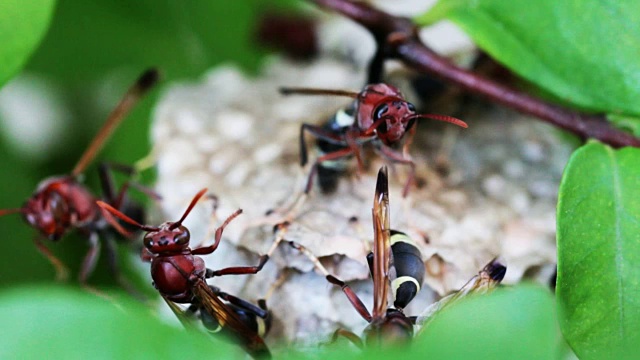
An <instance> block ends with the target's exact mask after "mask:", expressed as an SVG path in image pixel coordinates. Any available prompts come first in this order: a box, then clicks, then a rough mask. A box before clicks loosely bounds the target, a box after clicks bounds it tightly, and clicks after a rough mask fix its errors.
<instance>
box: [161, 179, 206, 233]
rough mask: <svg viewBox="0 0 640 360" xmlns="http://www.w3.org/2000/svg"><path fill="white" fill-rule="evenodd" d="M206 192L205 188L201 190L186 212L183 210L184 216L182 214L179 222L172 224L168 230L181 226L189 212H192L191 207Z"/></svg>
mask: <svg viewBox="0 0 640 360" xmlns="http://www.w3.org/2000/svg"><path fill="white" fill-rule="evenodd" d="M206 192H207V188H204V189H202V190H200V191H199V192H198V193H197V194H196V196H194V197H193V200H191V203H190V204H189V207H187V210H185V212H184V214H182V217H181V218H180V220H178V221H176V222H174V223H173V224H171V226H169V229H170V230H173V229H175V228H177V227H178V226H180V225H182V222H183V221H184V219H186V218H187V216H189V213H190V212H191V210H193V207H194V206H196V204H197V203H198V200H200V198H201V197H202V196H203V195H204V194H205V193H206Z"/></svg>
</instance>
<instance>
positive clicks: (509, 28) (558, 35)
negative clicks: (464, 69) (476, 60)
mask: <svg viewBox="0 0 640 360" xmlns="http://www.w3.org/2000/svg"><path fill="white" fill-rule="evenodd" d="M444 17H446V18H448V19H450V20H452V21H454V22H455V23H456V24H458V25H459V26H460V27H462V29H463V30H464V31H465V32H466V33H467V34H468V35H469V36H471V37H472V38H473V40H474V41H475V42H476V43H477V44H478V46H480V47H481V48H482V49H483V50H485V51H486V52H488V53H489V54H490V55H491V56H492V57H493V58H495V59H497V60H498V61H500V62H501V63H503V64H504V65H505V66H507V67H508V68H509V69H511V70H513V71H514V72H516V73H517V74H519V75H520V76H522V77H524V78H525V79H527V80H529V81H531V82H532V83H534V84H536V85H538V86H540V87H542V88H543V89H545V90H546V91H549V92H550V93H552V94H554V95H555V96H557V97H558V98H560V99H562V100H563V101H565V102H568V103H571V104H575V105H576V106H579V107H584V108H587V109H590V110H594V111H601V112H606V113H622V114H628V115H640V101H638V99H639V98H640V86H639V84H640V62H638V59H640V46H638V39H640V2H638V1H635V0H622V1H603V0H598V1H556V0H538V1H535V2H530V1H526V0H515V1H503V0H441V1H440V2H438V4H437V5H436V6H435V7H434V8H433V9H432V10H430V11H429V12H427V13H426V14H424V15H422V16H420V17H419V18H417V22H418V23H420V24H423V25H425V24H430V23H433V22H435V21H437V20H441V19H442V18H444Z"/></svg>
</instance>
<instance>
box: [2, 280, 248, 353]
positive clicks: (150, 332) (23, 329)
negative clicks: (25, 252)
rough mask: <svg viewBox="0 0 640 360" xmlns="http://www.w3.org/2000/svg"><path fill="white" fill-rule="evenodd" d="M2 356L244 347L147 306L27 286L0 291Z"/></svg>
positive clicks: (207, 350) (223, 350)
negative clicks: (185, 326) (170, 321)
mask: <svg viewBox="0 0 640 360" xmlns="http://www.w3.org/2000/svg"><path fill="white" fill-rule="evenodd" d="M0 319H2V323H3V324H4V326H2V328H1V329H0V335H1V337H2V346H0V358H2V359H38V358H42V357H43V356H44V355H46V356H47V357H49V358H51V359H80V358H87V357H89V358H91V359H159V358H162V359H205V358H210V357H217V358H218V357H220V356H227V357H229V356H233V355H232V354H234V352H235V356H236V357H239V356H241V355H240V354H239V352H240V351H241V350H240V349H239V348H237V347H235V346H233V345H231V344H227V343H224V342H222V341H220V340H215V339H213V338H212V337H211V336H207V335H206V334H203V333H195V332H194V333H189V332H187V331H185V330H184V329H182V328H181V326H180V325H179V324H177V323H176V325H175V326H170V325H168V324H166V323H163V322H162V321H161V320H160V319H159V318H158V317H157V316H154V315H153V314H152V313H150V312H149V309H147V308H145V306H144V305H142V304H140V303H136V302H131V301H128V300H127V299H121V300H119V301H118V303H113V302H111V301H108V300H106V299H103V298H101V297H98V296H96V295H93V294H89V293H87V292H83V291H80V290H75V289H70V288H62V287H53V286H45V287H42V286H40V287H34V286H26V287H20V288H16V289H13V290H11V291H8V292H4V293H3V294H2V296H0Z"/></svg>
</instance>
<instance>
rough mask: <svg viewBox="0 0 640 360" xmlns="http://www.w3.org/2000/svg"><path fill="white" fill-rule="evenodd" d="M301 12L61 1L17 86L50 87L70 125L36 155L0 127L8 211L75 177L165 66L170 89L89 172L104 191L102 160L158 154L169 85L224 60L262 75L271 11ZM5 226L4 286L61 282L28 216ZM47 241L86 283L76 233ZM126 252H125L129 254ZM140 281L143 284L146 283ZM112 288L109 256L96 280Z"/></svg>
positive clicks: (256, 6) (280, 4)
mask: <svg viewBox="0 0 640 360" xmlns="http://www.w3.org/2000/svg"><path fill="white" fill-rule="evenodd" d="M296 5H299V2H298V1H295V0H269V1H265V0H241V1H218V0H190V1H179V0H160V1H158V0H136V1H129V0H94V1H83V0H61V1H58V2H57V4H56V10H55V13H54V15H53V18H52V22H51V26H50V28H49V30H48V33H47V34H46V36H45V38H44V40H43V41H42V43H41V44H40V46H39V47H38V48H37V50H36V52H35V53H34V54H33V56H32V57H31V58H30V60H29V62H28V64H27V66H26V68H25V69H23V71H22V72H21V73H20V74H19V75H18V76H16V77H15V78H14V79H13V80H14V81H16V79H18V81H20V82H22V83H26V84H28V83H29V79H30V78H32V76H35V78H36V79H37V80H38V81H44V82H45V83H46V84H48V85H50V86H49V89H53V93H54V94H55V96H54V97H55V98H56V99H57V101H60V102H61V103H62V105H63V106H64V110H65V111H64V112H63V115H62V119H63V120H64V121H61V122H60V123H59V124H54V125H55V126H57V127H58V128H60V127H61V128H62V135H60V136H59V137H58V136H56V137H55V141H54V143H53V144H52V145H50V146H48V147H46V150H45V151H44V152H40V153H37V154H35V155H34V154H27V153H25V152H24V151H23V150H21V148H20V146H15V145H13V144H14V143H15V139H11V136H12V135H10V134H9V133H8V132H7V131H5V129H6V128H5V127H2V128H0V131H1V132H0V158H1V159H2V160H1V164H2V166H0V189H2V190H1V191H0V208H14V207H19V206H21V205H22V203H23V202H24V201H25V200H26V199H27V197H28V196H29V195H30V194H31V193H32V192H33V191H34V189H35V187H36V185H37V184H38V182H39V181H40V180H42V179H44V178H45V177H47V176H51V175H60V174H66V173H69V172H70V171H71V169H72V167H73V165H74V164H75V163H76V161H77V160H78V159H79V157H80V155H81V153H82V152H83V151H84V149H85V147H86V146H87V144H88V143H89V141H90V140H91V139H92V137H93V136H94V135H95V133H96V132H97V131H98V129H99V127H100V126H101V125H102V123H103V121H104V120H105V118H106V116H107V114H108V113H109V111H110V110H111V108H112V107H113V106H115V104H116V102H117V101H118V99H119V97H120V96H121V95H122V94H123V93H124V92H125V90H126V89H127V87H128V86H129V85H130V84H131V83H132V82H133V81H134V79H135V78H136V77H137V76H138V74H139V73H140V72H142V71H143V70H144V69H146V68H147V67H149V66H157V67H159V68H160V69H161V70H162V73H163V75H164V78H163V81H162V83H161V84H160V86H159V87H158V88H156V89H155V90H154V91H153V92H152V93H151V94H150V96H148V97H147V98H146V99H145V100H144V101H143V102H142V103H141V104H139V106H138V107H137V108H136V109H135V110H134V111H133V112H132V113H131V114H130V116H129V117H128V118H127V119H126V120H125V121H124V123H123V124H122V125H121V126H120V128H119V129H118V130H117V131H116V133H115V134H114V136H113V137H112V138H111V139H110V141H109V142H108V143H107V146H106V147H105V149H104V150H103V151H102V153H101V154H100V155H99V156H98V158H97V159H96V161H95V162H94V163H93V164H92V165H91V166H90V167H89V168H88V169H87V171H86V173H85V174H86V183H87V184H88V186H89V187H91V188H92V189H94V190H95V192H96V193H97V194H99V187H98V181H97V168H96V165H97V163H98V162H99V161H101V160H109V161H115V162H120V163H125V164H132V163H133V162H135V161H136V160H138V159H140V158H142V157H143V156H145V155H147V153H148V152H149V150H150V142H149V127H150V120H151V112H152V109H153V106H154V104H155V103H156V101H157V100H158V98H159V95H160V94H161V93H162V89H163V88H164V87H165V86H167V85H168V84H171V83H172V82H174V81H176V80H180V81H189V80H196V79H197V78H199V77H200V76H202V75H203V74H204V73H205V72H206V70H208V69H210V68H212V67H213V66H215V65H216V64H220V63H223V62H233V63H236V64H238V65H239V66H241V67H243V68H244V69H245V70H246V71H248V72H249V73H255V72H256V71H257V69H258V67H259V64H260V62H261V59H262V58H263V57H264V56H265V55H266V54H267V53H268V50H266V49H265V48H263V47H261V46H258V45H257V44H256V42H255V41H254V40H253V39H254V38H255V36H254V35H255V30H256V27H257V24H258V21H259V18H260V17H261V16H262V15H263V14H265V13H273V12H276V13H285V12H287V11H290V9H291V8H293V7H295V6H296ZM12 85H13V84H12V83H9V84H8V86H12ZM5 91H6V89H5ZM14 94H15V93H14ZM14 97H15V96H14ZM18 101H22V98H18ZM32 101H33V99H31V98H30V96H29V93H28V92H27V93H26V94H24V105H26V106H27V107H28V106H30V103H31V102H32ZM248 101H249V100H248ZM0 116H1V115H0ZM9 120H11V121H12V122H13V121H16V119H13V118H12V119H9ZM17 126H20V124H18V125H17ZM120 180H122V178H120ZM143 182H145V183H147V184H152V183H153V174H152V171H150V172H147V173H145V174H144V176H143ZM0 228H1V229H2V233H3V234H4V236H3V239H2V240H1V241H2V243H3V246H2V247H1V248H2V251H1V252H0V284H1V285H3V286H7V285H10V284H16V283H25V282H52V281H54V275H55V271H54V269H53V267H52V266H51V265H50V263H49V262H48V261H47V260H46V259H45V258H44V257H43V256H42V255H41V254H40V253H39V252H38V251H37V250H36V248H35V246H34V244H33V241H32V239H33V236H34V234H35V230H33V229H31V228H30V227H28V226H27V225H26V223H24V222H23V220H22V219H21V217H20V216H19V215H7V216H4V217H0ZM47 244H48V245H49V247H50V248H51V249H52V250H53V252H54V253H55V254H56V255H58V256H59V257H60V258H61V259H62V260H63V261H64V262H65V263H67V265H68V266H69V267H70V269H71V271H72V274H71V276H72V280H71V282H72V283H77V280H76V277H77V271H78V269H79V266H80V262H81V259H82V257H83V256H84V254H85V253H86V250H87V248H88V247H87V244H86V241H85V240H84V239H83V238H81V237H78V236H76V235H71V236H67V237H65V238H64V239H62V241H60V242H59V243H51V242H47ZM103 250H104V249H103ZM126 251H127V249H126V248H125V247H123V246H121V247H120V252H121V253H122V252H126ZM103 255H104V251H103ZM133 260H135V259H129V261H128V263H127V261H124V258H123V257H121V263H123V262H124V263H125V264H124V267H125V268H128V269H129V270H130V268H131V267H132V266H133ZM127 272H130V271H127ZM128 276H129V277H131V276H133V275H132V274H128ZM134 277H135V276H134ZM137 277H138V279H137V282H140V281H142V280H141V279H140V278H139V277H140V276H137ZM111 282H112V280H111V279H110V277H109V275H108V271H107V266H106V262H105V261H104V258H103V257H101V258H100V261H99V264H98V268H97V270H96V272H95V273H94V275H93V276H92V278H91V279H90V281H89V283H90V284H94V285H105V284H110V283H111Z"/></svg>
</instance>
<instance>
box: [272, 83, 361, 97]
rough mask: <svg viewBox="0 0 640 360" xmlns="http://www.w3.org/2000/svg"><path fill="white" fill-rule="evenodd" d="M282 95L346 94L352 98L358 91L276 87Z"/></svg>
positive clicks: (356, 95)
mask: <svg viewBox="0 0 640 360" xmlns="http://www.w3.org/2000/svg"><path fill="white" fill-rule="evenodd" d="M278 90H279V91H280V94H282V95H293V94H297V95H335V96H346V97H350V98H353V99H357V98H358V94H359V93H358V92H356V91H351V90H335V89H315V88H302V87H286V86H283V87H281V88H279V89H278Z"/></svg>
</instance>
